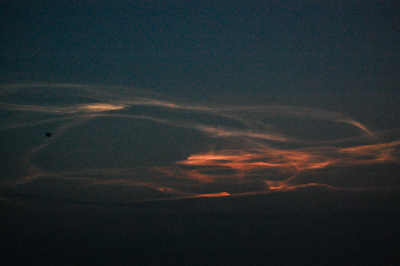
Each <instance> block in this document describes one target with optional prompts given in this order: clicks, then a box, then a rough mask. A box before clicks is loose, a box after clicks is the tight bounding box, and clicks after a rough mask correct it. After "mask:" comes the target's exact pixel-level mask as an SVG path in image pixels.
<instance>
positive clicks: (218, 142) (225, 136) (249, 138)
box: [0, 84, 400, 202]
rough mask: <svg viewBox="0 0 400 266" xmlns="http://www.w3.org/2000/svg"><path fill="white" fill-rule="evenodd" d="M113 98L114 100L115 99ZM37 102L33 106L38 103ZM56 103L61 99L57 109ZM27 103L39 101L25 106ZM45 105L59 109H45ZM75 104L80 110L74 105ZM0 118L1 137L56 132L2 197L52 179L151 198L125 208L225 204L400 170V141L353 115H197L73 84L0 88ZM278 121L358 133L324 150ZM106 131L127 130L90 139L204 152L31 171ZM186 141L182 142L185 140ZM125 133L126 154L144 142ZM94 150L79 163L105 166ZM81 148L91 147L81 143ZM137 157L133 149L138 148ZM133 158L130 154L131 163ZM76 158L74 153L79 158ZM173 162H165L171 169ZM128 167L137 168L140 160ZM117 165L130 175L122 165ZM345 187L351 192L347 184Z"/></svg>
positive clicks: (270, 111) (280, 109)
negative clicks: (345, 175) (377, 168)
mask: <svg viewBox="0 0 400 266" xmlns="http://www.w3.org/2000/svg"><path fill="white" fill-rule="evenodd" d="M114 89H115V90H117V92H114ZM63 93H64V94H63ZM36 94H37V96H35V97H32V95H36ZM42 95H43V96H46V97H42ZM58 95H64V96H62V97H61V96H60V97H61V98H59V99H58V98H57V97H58ZM65 95H67V96H65ZM25 96H26V97H25ZM50 96H51V97H50ZM30 97H31V98H34V99H39V100H36V102H29V99H30ZM42 98H43V99H56V100H55V101H54V102H52V101H50V100H46V101H44V100H43V101H42V102H41V100H40V99H42ZM15 99H23V101H22V100H21V101H18V100H15ZM77 99H83V100H80V101H81V102H80V103H76V101H77ZM0 110H3V111H7V112H8V116H6V117H5V119H4V120H3V122H2V123H1V124H0V130H1V131H2V132H6V133H7V132H11V134H12V132H13V131H14V130H17V129H19V130H21V129H24V130H28V129H29V128H35V127H43V126H46V125H50V124H51V125H55V128H54V130H53V133H55V134H54V137H52V138H48V139H44V140H43V141H42V142H41V143H37V144H32V146H30V147H28V148H27V150H26V151H24V153H23V154H24V155H22V157H21V158H22V159H21V161H20V163H19V165H20V167H21V169H22V170H23V172H25V174H23V175H20V176H18V177H16V178H14V179H12V180H10V179H4V180H1V181H0V182H1V184H3V185H2V186H1V187H4V188H9V187H17V186H22V185H24V184H32V185H33V184H34V183H35V182H36V181H37V180H41V179H43V180H46V179H51V180H59V181H60V182H61V181H62V180H63V181H64V182H67V183H68V182H83V183H82V184H85V186H93V187H99V186H102V187H110V186H111V187H112V186H119V187H130V188H145V189H148V190H149V192H146V193H144V192H141V193H142V194H140V193H139V194H140V196H136V198H135V199H129V197H128V196H127V197H128V198H127V199H126V200H125V201H126V202H135V201H146V200H164V199H165V200H166V199H181V198H196V197H197V198H205V197H208V198H210V197H226V196H240V195H253V194H260V193H270V192H276V191H287V190H292V189H297V188H302V187H306V186H318V185H320V186H326V187H331V188H333V187H335V186H333V185H331V184H330V183H329V182H321V181H319V182H320V183H315V182H308V183H307V182H306V183H304V181H301V180H300V179H299V176H303V175H305V174H307V173H309V172H310V173H311V172H312V171H316V170H324V171H328V172H329V171H330V170H329V169H333V168H341V167H360V166H366V165H377V164H388V163H394V164H399V161H400V160H399V146H400V140H399V139H398V138H394V139H391V140H389V141H381V140H380V135H379V134H380V133H379V132H371V131H370V130H368V129H367V127H366V126H365V125H363V124H361V123H360V122H358V121H355V120H353V119H352V118H350V117H348V116H347V115H344V114H340V113H335V112H329V111H324V110H317V109H312V108H303V107H290V106H259V107H245V106H201V105H189V104H184V103H178V102H172V101H168V100H165V99H161V98H160V97H155V96H152V95H151V93H149V92H141V91H137V90H133V89H132V90H130V89H126V88H125V89H124V88H105V87H95V86H84V85H73V84H72V85H71V84H50V85H48V84H47V85H46V84H11V85H3V86H0ZM106 119H107V120H106ZM276 119H279V120H282V121H284V120H287V119H289V120H290V119H291V120H296V121H299V120H300V121H308V122H313V121H327V122H328V123H331V124H332V123H336V124H338V125H340V126H341V127H348V128H352V130H353V132H356V133H354V135H353V136H345V137H339V138H337V139H327V140H326V141H325V142H324V141H315V140H313V139H310V138H308V137H304V136H302V135H296V132H293V135H291V134H290V131H286V132H285V133H283V132H282V130H281V128H280V127H278V126H276V125H275V124H274V121H275V120H276ZM103 121H108V122H107V123H114V121H121V122H118V123H116V122H115V124H113V126H111V127H110V126H108V124H104V125H105V126H104V128H103V129H102V131H101V132H98V134H97V135H94V137H96V136H102V135H105V134H107V131H108V130H110V129H112V128H113V127H118V126H123V125H125V124H132V122H135V123H138V122H139V121H148V122H151V123H152V124H151V125H152V127H153V128H152V130H151V131H150V132H160V134H159V135H157V139H153V140H151V141H153V142H155V143H162V145H161V144H160V146H157V147H158V149H161V148H162V147H163V146H166V147H169V146H168V145H170V144H169V142H170V141H171V138H177V139H176V140H175V141H176V143H179V142H180V141H184V138H186V137H192V136H191V134H193V137H192V138H198V136H197V135H196V134H198V135H199V136H202V138H203V139H204V140H203V142H204V143H203V145H202V146H201V147H202V148H201V149H199V150H194V152H193V151H191V154H189V155H187V156H186V157H185V158H181V159H178V160H176V161H174V162H170V163H168V164H163V165H157V164H154V165H148V166H146V167H141V168H140V167H139V168H137V167H133V168H131V167H129V160H127V158H128V157H129V156H130V155H129V153H123V154H122V153H121V152H120V151H118V150H117V151H118V152H117V154H120V156H122V157H121V158H118V157H117V158H115V156H116V155H115V154H114V155H112V156H114V157H110V160H114V161H115V162H117V163H116V165H115V166H112V165H111V166H107V167H104V166H103V164H100V163H98V164H95V165H94V168H93V166H92V167H87V168H86V169H85V168H82V169H80V170H74V171H72V172H71V171H70V170H68V171H67V170H65V171H63V170H57V171H55V170H54V171H50V170H48V169H45V168H43V167H42V168H41V167H40V166H39V165H37V164H35V163H34V161H35V160H34V159H35V158H36V157H37V155H39V154H46V153H47V152H50V150H49V147H53V146H52V145H61V144H62V143H63V141H65V139H66V138H67V136H68V134H67V133H68V132H72V131H71V130H72V129H74V128H82V127H84V126H85V125H89V126H90V125H92V124H93V123H97V124H101V123H103ZM122 121H124V122H122ZM104 123H105V122H104ZM135 123H134V124H133V125H135ZM143 125H146V124H143ZM162 125H163V126H167V128H173V129H174V132H176V133H174V134H173V135H172V136H171V135H170V136H169V137H168V138H169V139H167V137H166V139H162V138H163V135H164V134H162V133H163V130H166V129H165V128H164V129H161V126H162ZM158 127H160V129H159V128H158ZM357 130H358V133H357ZM180 131H185V132H186V133H184V134H183V135H182V134H181V135H180V133H179V132H180ZM190 132H192V133H190ZM288 132H289V133H288ZM121 133H122V134H128V135H132V138H131V139H129V138H127V139H126V140H125V141H126V142H125V143H123V144H122V146H121V147H124V146H128V145H130V142H135V141H136V142H137V143H140V142H141V140H140V139H139V140H137V139H135V138H138V137H139V136H141V135H140V130H139V131H138V132H137V131H132V132H126V129H124V131H122V132H121ZM309 133H312V132H309ZM175 135H176V136H175ZM311 135H312V134H311ZM333 135H334V134H333ZM396 135H397V133H396ZM194 136H197V137H194ZM142 137H146V135H143V136H142ZM69 141H74V140H73V139H72V140H69ZM136 142H135V143H136ZM94 143H96V144H91V146H89V147H87V148H85V149H86V150H87V151H89V153H88V155H85V156H90V157H83V158H82V160H88V159H92V158H93V159H95V158H97V157H98V156H99V155H102V156H103V157H104V156H105V157H106V158H107V154H106V155H104V154H96V153H95V152H94V151H95V150H98V149H99V147H100V148H101V147H102V146H104V145H105V146H107V145H108V144H107V143H108V141H107V140H103V141H101V142H94ZM79 145H86V144H85V143H84V142H83V143H81V144H79ZM79 145H78V146H77V144H75V143H74V142H70V145H69V146H68V147H67V148H68V149H69V148H71V149H72V148H73V147H75V148H76V149H78V150H79V149H81V148H80V146H79ZM189 146H191V144H190V143H189ZM107 147H108V146H107ZM110 147H112V146H110ZM132 147H133V149H134V148H135V147H136V146H132ZM189 148H190V147H189ZM85 149H83V147H82V152H86V150H85ZM107 149H111V148H107ZM107 149H106V150H107ZM137 152H138V151H137V150H132V152H131V154H136V153H137ZM142 152H143V153H146V152H151V151H150V150H149V151H146V150H143V151H142ZM166 152H168V150H167V151H166ZM164 153H165V152H164ZM80 154H81V153H76V156H80ZM160 154H162V152H160ZM139 155H141V154H139ZM109 156H111V153H110V155H109ZM160 156H161V155H160ZM132 158H133V157H132ZM138 158H140V156H139V157H138ZM73 159H74V158H67V160H71V164H72V165H71V169H74V168H76V167H75V166H74V163H72V162H73V161H74V160H73ZM167 159H168V158H167V157H166V158H165V160H167ZM132 160H133V161H132V163H134V159H132ZM152 160H154V161H157V160H158V159H157V158H153V159H151V158H150V159H149V162H151V161H152ZM120 161H123V162H124V164H125V165H124V166H120V165H118V162H120ZM61 163H63V162H61ZM76 163H79V161H77V162H76ZM80 167H81V166H80ZM56 168H57V167H56ZM342 181H343V183H346V180H342ZM250 185H253V186H252V189H251V190H249V191H243V190H245V189H244V187H246V186H250ZM81 186H82V185H81ZM389 186H392V185H389ZM1 187H0V188H1ZM336 188H339V187H336ZM146 191H147V190H146ZM150 191H153V192H150ZM135 193H138V192H135ZM139 194H137V195H139ZM122 201H124V200H122Z"/></svg>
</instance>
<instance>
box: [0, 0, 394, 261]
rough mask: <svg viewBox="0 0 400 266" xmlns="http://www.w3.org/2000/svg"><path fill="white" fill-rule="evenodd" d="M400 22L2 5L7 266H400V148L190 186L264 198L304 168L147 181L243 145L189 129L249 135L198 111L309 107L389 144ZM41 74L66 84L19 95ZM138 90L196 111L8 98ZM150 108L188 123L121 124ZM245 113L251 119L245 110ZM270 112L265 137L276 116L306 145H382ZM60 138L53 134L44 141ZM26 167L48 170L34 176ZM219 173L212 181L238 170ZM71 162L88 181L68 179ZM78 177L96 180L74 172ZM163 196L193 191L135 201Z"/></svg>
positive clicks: (216, 7)
mask: <svg viewBox="0 0 400 266" xmlns="http://www.w3.org/2000/svg"><path fill="white" fill-rule="evenodd" d="M399 14H400V5H399V3H398V1H391V0H389V1H384V0H383V1H372V0H366V1H363V0H360V1H341V0H339V1H330V0H324V1H312V0H309V1H18V0H14V1H7V0H0V26H1V28H0V32H1V37H0V83H1V84H2V85H1V86H2V87H1V88H2V91H1V92H2V94H1V95H0V100H1V108H0V112H1V113H0V119H1V123H0V127H1V131H0V134H1V138H0V145H1V154H0V170H1V174H0V178H1V180H0V183H1V187H0V197H1V198H0V208H1V209H0V212H1V219H0V234H1V240H0V250H1V251H0V254H1V257H2V264H4V265H90V264H96V265H127V264H128V265H149V264H154V265H165V264H175V265H368V264H370V265H394V264H396V263H398V261H399V260H400V257H399V256H400V255H399V253H398V250H399V248H400V241H399V239H400V235H399V233H400V226H399V224H400V223H399V222H400V219H399V217H400V216H399V214H400V213H399V210H400V208H399V207H400V206H399V205H400V198H399V182H400V181H399V174H398V173H399V170H400V167H399V163H398V158H399V147H398V145H394V146H393V150H392V151H391V152H392V156H393V157H392V159H393V160H392V162H385V163H382V164H360V165H348V166H340V167H332V168H329V169H320V170H315V171H305V172H304V173H303V172H302V173H301V175H299V178H298V179H297V180H296V182H297V183H296V184H310V183H318V184H326V185H329V186H306V187H303V188H300V189H294V190H282V191H277V192H273V193H269V192H268V189H266V190H265V191H267V192H268V193H260V194H257V193H255V195H247V194H246V195H242V196H235V197H228V196H226V197H198V198H196V197H193V198H191V197H186V196H188V195H189V194H190V193H192V194H190V195H191V196H193V195H201V194H202V193H204V194H207V193H220V192H225V191H227V190H229V192H230V193H231V194H232V195H233V194H234V193H242V192H249V191H250V192H251V191H264V190H262V189H260V184H261V183H262V182H261V181H263V180H265V179H267V180H270V179H274V178H275V179H279V180H281V179H282V178H283V179H284V178H287V177H288V176H290V174H291V172H290V171H291V170H290V171H288V172H284V171H283V172H279V171H278V172H276V173H277V175H278V177H276V176H274V173H275V172H271V171H265V175H263V174H262V173H263V172H262V171H261V174H260V173H257V175H256V174H254V175H253V176H251V178H249V180H251V182H250V181H249V182H247V183H243V184H242V183H235V184H233V183H229V182H227V183H222V182H220V183H218V182H215V183H212V182H211V183H207V184H205V185H203V186H197V187H196V186H193V182H194V181H193V180H192V179H190V178H187V179H186V178H181V179H178V180H180V181H179V182H177V181H176V177H175V176H170V177H169V178H170V179H168V180H167V179H163V178H164V176H162V177H163V178H161V179H160V176H157V178H158V179H157V178H156V179H151V178H154V176H152V175H154V173H155V172H154V171H153V170H151V171H150V172H149V171H148V168H149V167H150V168H151V167H159V168H157V169H158V170H160V169H161V168H162V169H163V171H164V172H163V173H164V174H165V173H167V172H168V171H169V170H170V169H174V170H175V171H176V169H177V167H178V166H176V164H175V163H176V162H178V161H184V160H186V159H188V157H189V156H190V155H193V154H196V153H201V152H207V151H209V150H210V148H211V150H212V149H214V150H218V148H220V147H223V148H226V147H235V148H237V147H238V146H237V145H239V147H241V146H240V144H241V142H240V140H239V141H237V142H231V140H230V139H229V138H216V137H215V136H212V134H208V133H207V132H205V131H201V130H198V128H195V127H192V124H190V123H198V124H202V125H203V124H204V125H213V126H215V128H214V130H220V129H221V128H225V129H226V128H228V129H236V130H242V129H243V130H247V129H248V128H246V127H244V126H243V127H242V125H239V124H236V123H234V122H232V120H229V119H226V118H221V117H219V116H218V115H219V114H222V113H223V112H222V111H221V109H218V111H217V112H216V114H218V115H215V113H214V114H213V115H210V114H205V113H204V112H202V111H201V112H192V111H188V109H187V108H186V107H188V106H189V107H193V106H202V107H204V106H206V107H210V106H212V107H215V108H234V107H237V106H247V107H249V106H250V107H257V108H258V107H263V106H264V107H265V106H284V107H285V108H297V107H300V108H312V110H315V112H316V113H325V112H326V113H329V114H333V113H335V114H336V113H340V114H342V115H345V116H346V117H349V118H351V119H353V120H354V121H357V122H359V123H361V124H362V125H365V126H366V127H367V128H368V129H369V130H370V131H371V132H374V134H376V135H377V136H379V138H380V139H379V142H378V143H393V142H396V141H398V140H399V133H398V128H399V127H400V112H399V104H398V102H399V100H400V97H399V96H400V86H399V84H400V82H399V81H400V80H399V79H400V78H399V77H400V65H399V64H400V52H399V49H400V46H399V43H400V31H399V29H400V15H399ZM6 84H14V85H6ZM21 84H22V85H21ZM32 84H58V85H57V86H55V88H53V89H51V90H43V91H39V90H32V91H33V92H30V91H29V90H26V91H25V90H17V89H15V88H22V87H24V86H26V87H29V86H33V85H32ZM60 84H83V85H70V86H83V87H85V86H86V87H85V88H92V87H90V86H89V85H91V86H93V88H102V89H103V90H104V91H107V92H108V93H109V96H110V95H111V96H110V97H108V96H106V95H104V94H103V95H99V94H97V93H96V92H92V93H88V94H83V95H82V94H80V95H79V94H78V95H76V94H74V93H76V91H74V90H72V89H70V88H66V87H65V85H60ZM13 86H14V87H13ZM5 88H6V90H7V93H4V89H5ZM10 88H11V89H10ZM12 88H14V89H15V90H13V89H12ZM138 90H144V91H141V92H140V93H141V94H140V96H141V97H142V96H143V95H146V97H148V98H149V99H156V100H161V101H165V102H168V103H174V104H180V105H184V106H186V107H185V108H186V109H185V108H183V109H182V110H183V111H171V110H170V109H168V108H159V106H157V105H153V106H150V107H146V106H136V105H130V106H129V108H127V109H123V110H119V111H118V110H117V111H112V110H111V111H110V110H108V111H105V112H104V114H105V115H110V116H109V117H106V116H104V117H102V116H101V115H103V113H101V112H100V113H93V115H94V116H96V117H97V118H96V119H93V120H90V119H92V118H93V117H92V118H90V117H88V118H89V119H88V120H84V119H85V116H90V114H89V113H83V112H81V113H79V114H77V115H75V116H74V115H71V116H69V115H68V114H62V115H60V114H54V113H51V112H47V113H46V112H41V113H40V112H33V111H32V110H31V109H29V108H28V109H29V110H26V111H18V110H16V109H18V108H16V107H15V106H14V107H10V105H7V104H16V105H18V106H21V105H36V106H41V107H43V106H50V107H51V108H54V107H65V106H68V107H71V106H72V107H73V106H75V105H77V104H93V103H98V102H102V103H104V102H106V103H111V104H116V103H124V104H128V101H129V100H132V99H135V97H137V94H136V93H137V92H138ZM75 107H76V106H75ZM75 107H74V108H75ZM51 110H54V109H51ZM291 110H292V109H291ZM301 110H303V109H301ZM143 114H145V115H149V116H152V117H157V118H165V119H175V120H178V121H180V122H182V121H183V122H184V125H185V127H175V126H171V124H168V123H167V124H160V123H153V122H151V121H149V120H140V121H138V120H135V119H132V120H130V119H125V118H124V117H123V115H143ZM234 114H235V115H236V116H238V117H240V118H244V119H246V115H245V113H244V112H243V113H242V112H237V113H234ZM111 115H114V116H111ZM258 118H259V117H258V116H256V115H250V116H249V117H248V121H249V122H250V124H251V125H252V126H254V128H255V129H254V128H252V129H254V130H256V131H257V130H258V131H257V132H259V131H261V128H262V127H263V126H264V124H263V123H265V128H264V129H265V132H270V131H269V130H270V128H269V127H267V125H268V126H269V125H273V126H274V128H273V129H274V130H275V131H273V132H275V133H279V134H281V133H282V134H284V135H285V136H295V137H297V138H300V139H302V140H307V141H308V142H306V141H305V142H301V144H298V143H297V144H296V145H300V146H301V145H304V146H305V147H310V146H311V147H315V146H318V145H319V144H318V145H317V142H318V141H326V140H338V139H345V138H347V137H355V139H352V140H351V141H349V140H345V141H344V142H343V143H345V145H344V146H346V145H349V146H352V145H357V144H356V142H357V141H360V143H362V144H367V145H369V144H374V143H377V142H376V140H371V139H368V140H366V139H365V138H363V137H360V139H357V138H358V136H360V135H362V134H363V132H362V131H361V130H359V128H355V127H354V126H351V125H348V124H347V125H345V124H343V123H335V122H332V121H316V120H313V119H308V120H307V119H299V118H298V117H296V116H295V115H294V113H293V112H291V113H290V115H287V116H286V117H282V115H280V116H278V117H275V118H274V117H268V119H266V118H263V119H264V120H262V123H259V122H257V121H258V120H257V119H258ZM46 119H55V120H54V122H51V123H50V122H49V123H47V122H43V121H47V120H46ZM57 119H59V120H57ZM63 119H65V120H63ZM80 119H82V121H84V122H82V124H79V121H81V120H80ZM353 120H352V121H353ZM86 121H89V122H86ZM35 122H38V124H37V125H34V126H27V123H35ZM68 122H71V128H66V126H68V125H69V124H68ZM183 122H182V123H183ZM189 122H190V123H189ZM46 132H52V133H53V134H54V135H53V136H52V138H50V139H48V138H46V137H45V133H46ZM229 132H231V131H229ZM271 132H272V131H271ZM239 139H240V138H239ZM249 139H251V140H254V139H252V138H249ZM249 139H246V140H249ZM257 141H258V140H257ZM238 142H239V144H238ZM257 143H258V144H260V143H261V142H257ZM262 143H263V144H265V143H269V142H268V141H266V142H262ZM343 143H342V144H343ZM357 143H358V142H357ZM336 144H337V143H336ZM336 144H335V145H336ZM342 144H337V145H338V147H341V145H342ZM235 145H236V146H235ZM271 145H272V146H273V147H274V148H276V149H278V150H285V149H286V150H291V149H294V148H293V147H292V146H291V145H292V144H282V143H279V144H277V143H273V144H271ZM296 147H298V146H296ZM335 147H336V146H335ZM245 148H246V149H249V147H248V146H246V147H245ZM131 151H134V152H132V153H131ZM29 153H31V154H32V157H29V160H28V161H29V163H28V164H25V163H26V161H24V160H25V159H26V158H28V157H27V154H29ZM364 159H365V158H364ZM130 164H134V166H133V167H132V168H134V167H136V168H135V169H136V170H135V171H133V172H134V173H135V174H136V176H135V178H138V179H140V180H142V181H143V180H146V182H147V181H148V180H151V182H150V183H151V184H154V183H156V184H157V186H155V187H150V186H149V185H148V184H149V183H146V186H136V185H137V183H135V185H132V184H131V183H129V182H131V181H132V176H130V174H132V172H129V171H132V169H131V170H129V171H128V172H124V171H125V170H124V169H126V166H128V165H130ZM27 165H31V166H32V165H33V166H35V167H38V168H39V171H38V172H37V173H38V175H37V176H36V177H35V176H34V174H32V173H35V172H34V171H33V172H29V171H31V170H30V168H29V167H27ZM170 166H173V167H172V168H168V167H170ZM163 167H164V168H163ZM174 167H175V168H174ZM89 168H90V171H92V172H90V171H88V172H87V173H86V174H87V175H86V176H85V174H83V172H84V170H87V169H89ZM104 168H109V169H111V168H112V169H114V170H115V169H117V170H120V172H112V171H111V172H110V171H109V172H107V171H103V170H104ZM188 168H190V167H188ZM93 169H98V171H99V172H98V173H95V174H93V171H94V170H93ZM151 169H154V168H151ZM165 169H167V170H168V169H169V170H168V171H167V170H165ZM182 169H186V168H184V167H183V168H182ZM190 169H191V168H190ZM218 170H219V172H218V171H216V172H215V173H214V172H212V171H211V173H212V174H213V173H214V174H215V176H218V175H224V174H226V173H229V171H228V172H226V169H223V170H222V171H220V170H221V169H218ZM46 171H47V172H46ZM68 171H77V173H76V175H75V176H74V175H73V174H72V175H70V176H68V175H67V174H66V172H68ZM79 171H81V172H79ZM48 172H51V174H49V173H48ZM27 173H28V174H27ZM149 173H150V174H149ZM168 173H170V172H168ZM175 173H176V172H175ZM244 173H245V174H246V175H247V174H248V172H244ZM46 174H48V175H47V176H46ZM96 174H97V175H98V176H101V182H103V183H102V184H101V185H99V183H101V182H100V181H98V183H96V182H97V181H96V180H95V178H94V176H95V175H96ZM212 174H210V175H211V176H212ZM166 175H167V174H166ZM182 175H183V174H182ZM77 176H79V177H84V178H83V179H82V180H78V181H76V182H75V181H74V182H71V181H70V180H67V179H66V177H77ZM89 177H90V178H89ZM128 177H130V178H131V179H130V181H129V182H127V181H126V180H127V179H129V178H128ZM85 178H87V179H85ZM146 178H147V179H146ZM149 178H150V179H149ZM133 179H134V178H133ZM21 180H22V181H23V182H20V181H21ZM160 180H162V181H160ZM260 180H261V181H260ZM95 181H96V182H95ZM136 181H137V180H136V179H135V182H136ZM107 182H108V183H107ZM168 182H171V183H168ZM238 184H239V185H238ZM330 186H332V187H330ZM343 187H345V188H346V189H342V188H343ZM155 188H156V189H155ZM165 188H173V189H176V190H173V191H174V193H175V192H176V191H179V193H181V192H183V194H181V195H180V196H177V194H174V193H172V194H170V195H169V196H168V197H169V198H174V199H173V200H157V201H143V202H142V201H141V202H138V200H143V199H145V200H147V199H163V198H165V193H164V192H163V191H162V190H157V189H165ZM348 188H351V189H348ZM185 193H186V194H185ZM171 195H172V196H171Z"/></svg>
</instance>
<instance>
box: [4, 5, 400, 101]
mask: <svg viewBox="0 0 400 266" xmlns="http://www.w3.org/2000/svg"><path fill="white" fill-rule="evenodd" d="M267 2H269V3H267ZM1 5H2V11H1V12H2V14H1V26H2V41H1V55H0V56H1V57H0V58H1V62H2V69H1V70H2V71H1V72H2V80H5V81H10V80H11V81H15V80H17V81H20V79H28V80H39V81H48V80H52V81H60V80H63V81H68V82H79V83H96V84H112V85H116V84H123V85H129V86H136V87H139V88H143V89H150V90H155V91H163V92H169V93H172V94H183V95H184V96H185V97H189V98H190V97H210V98H216V99H215V100H217V101H225V100H226V99H225V98H226V97H228V98H229V99H233V100H235V101H239V100H243V98H244V99H247V100H250V101H254V100H259V101H261V102H264V101H267V102H271V101H280V99H281V98H282V97H283V98H284V99H285V98H286V97H289V98H290V96H288V95H290V94H295V95H296V97H301V98H306V97H309V95H310V94H314V93H316V94H322V95H324V94H331V93H333V94H337V93H338V94H339V93H340V94H342V93H344V94H345V96H347V94H351V93H359V94H362V93H364V92H367V93H369V92H371V91H372V92H373V91H380V92H382V93H393V91H397V90H398V84H399V78H398V77H399V76H400V75H399V45H398V44H399V43H400V36H399V35H400V34H399V30H398V29H399V27H400V21H399V15H398V14H399V13H400V9H399V5H398V4H397V1H272V2H270V1H233V2H232V1H172V2H166V1H112V2H110V1H96V3H92V1H83V2H82V1H2V4H1ZM212 93H213V94H215V95H216V96H211V94H212ZM343 98H345V97H343Z"/></svg>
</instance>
